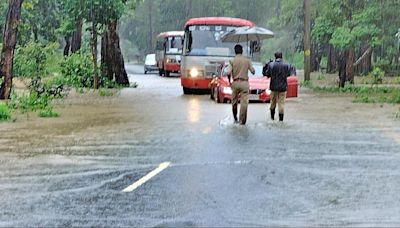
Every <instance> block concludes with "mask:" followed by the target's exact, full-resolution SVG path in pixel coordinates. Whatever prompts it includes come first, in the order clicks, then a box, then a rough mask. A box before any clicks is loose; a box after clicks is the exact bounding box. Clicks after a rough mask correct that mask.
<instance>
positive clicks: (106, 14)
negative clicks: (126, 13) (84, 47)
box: [76, 0, 124, 89]
mask: <svg viewBox="0 0 400 228" xmlns="http://www.w3.org/2000/svg"><path fill="white" fill-rule="evenodd" d="M76 1H77V0H76ZM82 9H83V14H82V15H83V18H84V19H86V21H87V22H89V23H91V28H90V33H91V37H90V46H91V52H92V61H93V71H94V73H93V88H95V89H98V88H99V85H100V84H99V71H98V64H97V53H98V50H97V38H98V34H99V29H100V27H102V26H106V25H109V24H110V23H111V22H112V21H113V20H115V19H116V18H120V17H121V15H122V12H123V9H124V4H123V2H122V0H85V1H83V5H82Z"/></svg>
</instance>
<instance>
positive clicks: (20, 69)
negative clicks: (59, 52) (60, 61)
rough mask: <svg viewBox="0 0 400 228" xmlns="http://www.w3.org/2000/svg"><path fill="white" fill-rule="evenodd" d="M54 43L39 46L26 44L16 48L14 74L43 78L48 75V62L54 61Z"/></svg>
mask: <svg viewBox="0 0 400 228" xmlns="http://www.w3.org/2000/svg"><path fill="white" fill-rule="evenodd" d="M57 47H58V45H57V44H56V43H49V44H46V45H45V44H41V43H35V42H32V41H30V42H28V43H27V44H26V45H25V46H18V47H17V49H16V52H15V58H14V74H15V75H17V76H21V77H29V78H32V77H39V78H40V77H44V76H47V75H48V74H49V72H50V71H49V67H50V66H52V64H48V60H49V59H51V60H52V61H54V59H55V58H56V57H55V49H56V48H57Z"/></svg>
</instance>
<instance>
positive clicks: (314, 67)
mask: <svg viewBox="0 0 400 228" xmlns="http://www.w3.org/2000/svg"><path fill="white" fill-rule="evenodd" d="M321 57H322V56H321V51H320V49H319V45H318V43H317V42H315V41H312V42H311V56H310V61H311V72H315V71H319V64H320V62H321Z"/></svg>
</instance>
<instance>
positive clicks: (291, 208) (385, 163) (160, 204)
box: [0, 65, 400, 227]
mask: <svg viewBox="0 0 400 228" xmlns="http://www.w3.org/2000/svg"><path fill="white" fill-rule="evenodd" d="M127 70H128V72H129V73H131V75H130V81H131V82H137V83H138V88H126V89H123V90H121V91H120V92H119V93H118V94H116V95H115V96H112V97H100V96H98V95H97V94H84V95H82V94H74V93H73V94H71V96H70V97H69V98H68V99H66V100H65V101H63V102H62V103H61V104H60V106H59V108H57V110H56V111H58V112H59V113H60V114H61V117H60V118H55V119H41V118H37V117H35V115H34V114H30V115H20V116H18V118H17V121H16V122H15V123H0V128H1V129H2V132H7V135H5V134H3V135H1V136H0V142H1V144H0V164H1V165H0V192H1V195H0V226H1V227H8V226H146V227H149V226H172V227H176V226H202V227H204V226H235V227H238V226H396V227H398V226H400V204H399V202H400V194H398V190H399V189H400V169H399V166H400V122H399V121H398V120H395V119H394V113H395V111H396V110H397V109H398V106H392V105H383V106H381V105H379V104H354V103H352V102H351V100H352V99H351V98H350V97H346V96H342V95H340V96H339V95H326V94H325V95H321V94H319V95H318V94H315V93H312V92H310V91H308V90H307V89H300V94H299V97H298V98H294V99H288V101H287V105H286V112H285V122H284V123H283V124H281V123H278V122H272V121H271V120H270V119H269V118H267V117H268V116H267V110H268V106H269V104H260V103H251V104H250V105H249V110H248V111H249V112H248V124H247V125H246V126H238V125H234V124H233V123H232V122H233V120H232V118H231V106H230V105H229V104H216V103H214V102H213V101H211V100H210V99H209V95H183V92H182V88H181V86H180V80H179V77H171V78H165V77H160V76H158V75H156V74H147V75H144V74H143V73H142V72H143V66H135V65H128V66H127ZM164 162H169V163H168V164H169V165H168V167H165V168H164V169H162V170H161V169H160V170H159V172H158V173H157V174H156V175H154V176H152V177H151V178H149V179H148V180H147V181H146V182H144V183H143V184H141V185H140V186H138V187H137V188H135V189H134V190H133V191H129V192H123V190H124V189H125V188H127V187H128V186H132V185H133V184H134V183H137V181H138V180H141V178H143V177H145V176H146V175H147V174H149V173H151V172H152V171H154V170H155V169H156V168H157V167H159V165H160V164H162V163H164Z"/></svg>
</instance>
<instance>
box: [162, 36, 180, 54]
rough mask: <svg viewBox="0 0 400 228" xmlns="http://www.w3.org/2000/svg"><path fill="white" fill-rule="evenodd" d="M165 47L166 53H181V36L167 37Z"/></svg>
mask: <svg viewBox="0 0 400 228" xmlns="http://www.w3.org/2000/svg"><path fill="white" fill-rule="evenodd" d="M165 48H166V53H167V54H182V37H180V36H172V37H168V40H167V42H166V47H165Z"/></svg>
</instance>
